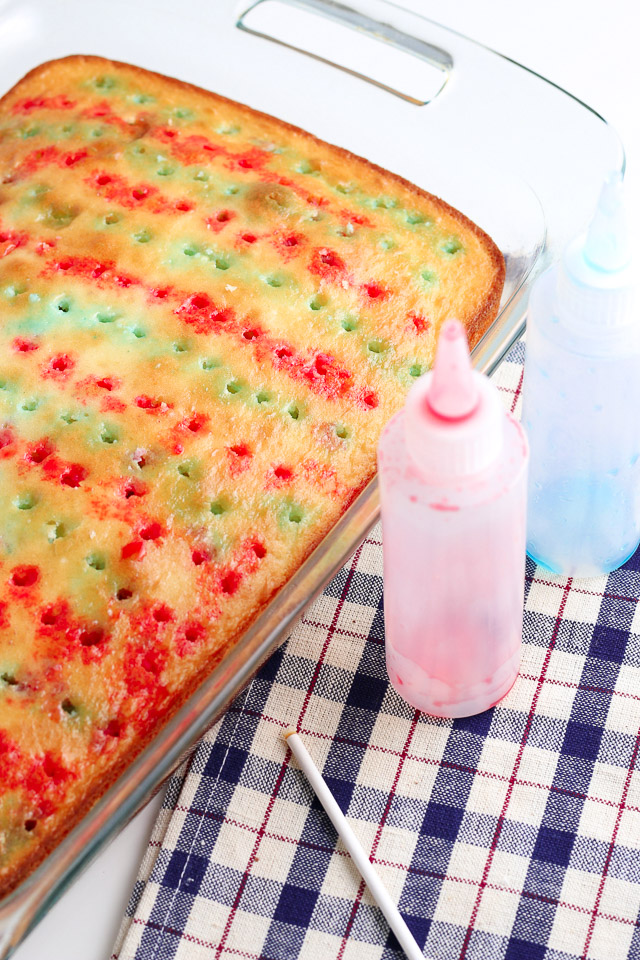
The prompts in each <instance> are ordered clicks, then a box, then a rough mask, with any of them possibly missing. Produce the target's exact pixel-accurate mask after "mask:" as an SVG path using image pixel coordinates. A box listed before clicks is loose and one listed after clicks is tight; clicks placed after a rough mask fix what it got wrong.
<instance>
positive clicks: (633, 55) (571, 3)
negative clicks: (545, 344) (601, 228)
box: [15, 0, 640, 960]
mask: <svg viewBox="0 0 640 960" xmlns="http://www.w3.org/2000/svg"><path fill="white" fill-rule="evenodd" d="M211 2H215V0H211ZM401 5H403V6H405V7H408V8H409V9H412V10H415V11H416V12H417V13H422V14H424V15H426V16H427V17H430V18H431V19H433V20H436V21H438V22H440V23H442V24H444V25H445V26H448V27H452V28H453V29H455V30H458V31H459V32H460V33H463V34H465V35H466V36H469V37H472V38H473V39H475V40H478V41H480V42H482V43H484V44H486V45H487V46H489V47H492V48H493V49H494V50H497V51H498V52H499V53H502V54H505V55H506V56H508V57H510V58H511V59H513V60H516V61H517V62H519V63H522V64H523V65H525V66H527V67H529V68H531V69H533V70H535V71H536V72H537V73H540V74H541V75H542V76H544V77H547V78H548V79H550V80H552V81H554V82H555V83H557V84H558V85H559V86H561V87H564V88H565V89H566V90H568V91H569V92H570V93H572V94H574V95H575V96H577V97H579V98H580V99H581V100H583V101H584V102H585V103H587V104H589V105H590V106H592V107H594V108H595V109H596V110H597V111H598V112H599V113H601V114H602V115H603V116H604V117H605V119H606V120H608V121H609V122H610V123H612V124H613V125H614V126H615V127H616V128H617V129H618V132H619V133H620V135H621V137H622V140H623V142H624V144H625V147H626V150H627V159H628V176H627V180H628V188H629V191H628V192H629V200H630V203H631V204H632V208H633V210H634V212H635V214H634V217H633V219H634V221H635V224H636V227H637V225H638V222H639V221H640V119H639V118H640V65H639V57H640V53H639V51H638V46H637V38H638V35H639V31H638V27H639V26H640V15H639V14H638V12H637V6H636V4H635V3H634V2H633V0H606V2H605V0H581V2H579V3H578V2H575V0H536V2H535V3H529V4H522V3H518V2H514V0H455V3H453V2H449V3H445V2H444V0H403V2H402V4H401ZM338 59H339V57H338ZM523 149H526V144H523ZM158 804H159V801H158V800H156V801H154V803H153V804H152V805H150V806H149V807H147V809H146V810H145V811H143V813H142V814H140V815H139V816H138V817H137V819H136V820H135V821H134V822H133V823H131V824H130V825H129V826H128V827H127V829H126V830H125V831H124V833H122V834H121V835H120V837H119V838H118V839H117V840H116V841H115V842H114V843H113V844H112V845H111V847H109V849H108V850H106V851H105V852H104V853H103V854H102V855H101V857H100V858H99V859H98V860H97V861H96V862H95V863H94V864H93V865H92V866H91V867H90V868H89V870H88V871H87V872H86V873H85V874H84V875H83V876H82V877H81V878H80V879H79V880H78V881H77V882H76V884H75V886H74V887H73V888H72V889H71V890H70V891H69V892H68V893H67V894H66V895H65V896H64V897H63V898H62V900H61V901H60V902H59V903H58V904H57V905H56V906H55V907H54V909H53V910H52V911H51V912H50V914H49V915H48V916H47V917H46V918H45V920H44V921H43V922H42V923H41V924H40V926H39V927H38V928H37V929H36V930H35V931H34V933H33V934H32V935H31V936H30V937H29V938H28V940H27V941H26V942H25V943H24V944H23V945H22V946H21V947H20V948H19V949H18V950H17V952H16V954H15V960H108V958H109V956H110V954H111V947H112V945H113V942H114V939H115V936H116V933H117V930H118V926H119V923H120V919H121V916H122V913H123V911H124V909H125V906H126V903H127V900H128V897H129V892H130V890H131V887H132V884H133V881H134V879H135V875H136V871H137V867H138V863H139V861H140V859H141V857H142V855H143V853H144V850H145V847H146V840H147V837H148V835H149V832H150V830H151V827H152V824H153V821H154V818H155V814H156V811H157V809H158Z"/></svg>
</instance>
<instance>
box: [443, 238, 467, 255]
mask: <svg viewBox="0 0 640 960" xmlns="http://www.w3.org/2000/svg"><path fill="white" fill-rule="evenodd" d="M440 249H441V250H442V252H443V253H446V254H448V255H449V256H453V255H454V254H456V253H459V252H460V250H462V242H461V240H460V239H459V238H458V237H449V238H448V239H447V240H445V241H444V243H442V244H441V245H440Z"/></svg>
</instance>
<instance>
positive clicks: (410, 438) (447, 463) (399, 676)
mask: <svg viewBox="0 0 640 960" xmlns="http://www.w3.org/2000/svg"><path fill="white" fill-rule="evenodd" d="M528 458H529V451H528V447H527V441H526V439H525V435H524V432H523V430H522V428H521V427H520V425H519V424H518V423H517V421H516V420H514V419H513V417H511V416H510V415H509V414H507V413H506V412H505V410H504V407H503V405H502V402H501V400H500V397H499V395H498V391H497V388H496V387H494V386H493V384H492V383H491V382H490V381H489V379H488V378H487V377H485V376H483V375H482V374H480V373H478V372H476V371H474V370H473V369H472V367H471V358H470V356H469V348H468V346H467V340H466V335H465V331H464V328H463V327H462V325H461V324H460V323H458V322H457V321H456V320H448V321H447V322H446V323H445V324H444V325H443V327H442V330H441V332H440V338H439V341H438V346H437V350H436V359H435V364H434V368H433V370H432V372H430V373H427V374H425V376H423V377H421V378H420V380H419V381H418V382H417V383H416V384H415V386H414V387H413V389H412V390H411V392H410V394H409V397H408V399H407V404H406V406H405V408H404V410H402V411H401V412H400V413H399V414H397V415H396V416H395V417H394V418H393V419H392V420H391V421H390V423H389V424H388V425H387V427H386V429H385V430H384V432H383V434H382V437H381V439H380V444H379V447H378V477H379V481H380V497H381V505H382V529H383V551H384V620H385V629H386V653H387V670H388V672H389V677H390V679H391V683H392V684H393V686H394V687H395V689H396V690H397V691H398V693H399V694H400V696H401V697H403V698H404V699H405V700H407V701H408V702H409V703H410V704H412V705H413V706H414V707H417V708H418V709H419V710H423V711H424V712H425V713H431V714H433V715H435V716H437V717H467V716H471V715H472V714H475V713H481V712H482V711H483V710H487V709H488V708H489V707H491V706H493V705H494V704H495V703H496V702H497V701H498V700H500V699H501V698H502V697H503V696H504V695H505V694H506V693H507V692H508V690H509V689H510V688H511V685H512V684H513V682H514V680H515V679H516V676H517V675H518V667H519V663H520V645H521V640H522V606H523V600H524V564H525V552H526V530H525V522H526V493H527V463H528Z"/></svg>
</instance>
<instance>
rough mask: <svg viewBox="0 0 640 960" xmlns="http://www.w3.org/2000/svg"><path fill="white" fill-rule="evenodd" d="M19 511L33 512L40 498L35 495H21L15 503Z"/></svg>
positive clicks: (27, 493)
mask: <svg viewBox="0 0 640 960" xmlns="http://www.w3.org/2000/svg"><path fill="white" fill-rule="evenodd" d="M13 502H14V504H15V506H16V507H17V509H18V510H32V509H33V508H34V507H35V505H36V503H37V502H38V498H37V497H36V495H35V494H34V493H29V492H25V493H19V494H18V496H17V497H16V499H15V500H14V501H13Z"/></svg>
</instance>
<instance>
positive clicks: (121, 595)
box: [116, 587, 133, 603]
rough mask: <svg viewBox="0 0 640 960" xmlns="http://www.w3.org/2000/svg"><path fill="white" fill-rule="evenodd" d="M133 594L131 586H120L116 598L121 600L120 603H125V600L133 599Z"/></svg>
mask: <svg viewBox="0 0 640 960" xmlns="http://www.w3.org/2000/svg"><path fill="white" fill-rule="evenodd" d="M132 596H133V590H130V589H129V587H120V589H119V590H118V591H117V593H116V600H119V601H120V603H124V601H125V600H131V597H132Z"/></svg>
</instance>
